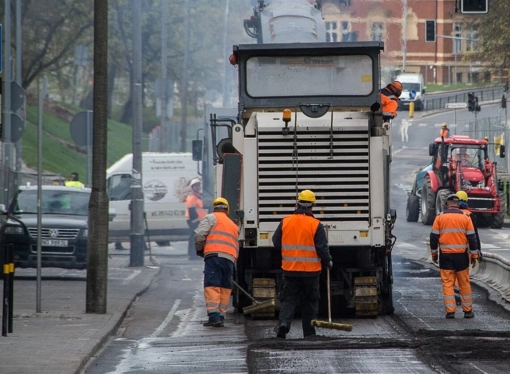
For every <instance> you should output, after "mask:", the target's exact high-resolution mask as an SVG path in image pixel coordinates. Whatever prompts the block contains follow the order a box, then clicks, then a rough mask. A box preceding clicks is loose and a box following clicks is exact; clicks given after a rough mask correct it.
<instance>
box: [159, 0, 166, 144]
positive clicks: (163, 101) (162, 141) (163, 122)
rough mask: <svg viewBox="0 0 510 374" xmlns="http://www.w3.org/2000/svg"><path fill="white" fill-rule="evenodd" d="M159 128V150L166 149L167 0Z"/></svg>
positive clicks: (163, 32) (162, 31)
mask: <svg viewBox="0 0 510 374" xmlns="http://www.w3.org/2000/svg"><path fill="white" fill-rule="evenodd" d="M161 8H162V9H161V130H160V135H159V151H160V152H166V151H168V146H167V142H168V122H167V120H166V119H167V118H166V113H167V105H168V92H167V82H166V79H167V74H166V70H167V69H166V59H167V35H166V34H167V27H166V22H167V15H168V0H162V1H161Z"/></svg>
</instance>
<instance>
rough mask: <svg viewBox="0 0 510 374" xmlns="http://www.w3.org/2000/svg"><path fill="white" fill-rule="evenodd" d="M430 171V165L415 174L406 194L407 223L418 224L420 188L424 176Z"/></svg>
mask: <svg viewBox="0 0 510 374" xmlns="http://www.w3.org/2000/svg"><path fill="white" fill-rule="evenodd" d="M429 170H432V164H429V165H427V166H425V167H424V168H422V169H420V170H419V171H418V172H417V173H416V177H415V178H414V182H413V187H412V189H411V191H410V192H408V194H407V205H406V220H407V222H418V217H419V216H420V202H421V200H420V199H421V188H422V187H423V180H424V176H425V174H426V173H427V172H428V171H429Z"/></svg>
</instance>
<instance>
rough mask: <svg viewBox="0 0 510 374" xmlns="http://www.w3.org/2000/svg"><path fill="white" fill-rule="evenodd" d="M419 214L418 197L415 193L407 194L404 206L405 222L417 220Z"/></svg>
mask: <svg viewBox="0 0 510 374" xmlns="http://www.w3.org/2000/svg"><path fill="white" fill-rule="evenodd" d="M419 215H420V198H419V197H418V196H416V195H409V197H408V198H407V206H406V220H407V222H418V216H419Z"/></svg>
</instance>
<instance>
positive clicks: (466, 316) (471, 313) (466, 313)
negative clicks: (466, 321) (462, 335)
mask: <svg viewBox="0 0 510 374" xmlns="http://www.w3.org/2000/svg"><path fill="white" fill-rule="evenodd" d="M474 316H475V314H474V313H473V311H472V310H470V311H469V312H464V318H473V317H474Z"/></svg>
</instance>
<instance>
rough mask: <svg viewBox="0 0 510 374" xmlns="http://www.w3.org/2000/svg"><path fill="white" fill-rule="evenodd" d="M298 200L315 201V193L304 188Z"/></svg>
mask: <svg viewBox="0 0 510 374" xmlns="http://www.w3.org/2000/svg"><path fill="white" fill-rule="evenodd" d="M298 201H306V202H309V203H315V194H314V193H313V192H312V191H310V190H303V191H301V192H300V193H299V195H298Z"/></svg>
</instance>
